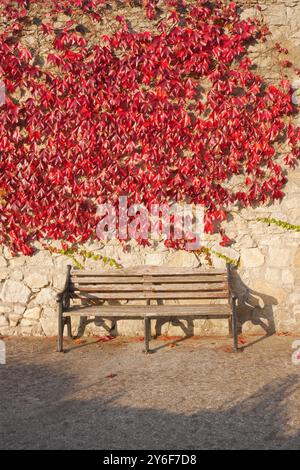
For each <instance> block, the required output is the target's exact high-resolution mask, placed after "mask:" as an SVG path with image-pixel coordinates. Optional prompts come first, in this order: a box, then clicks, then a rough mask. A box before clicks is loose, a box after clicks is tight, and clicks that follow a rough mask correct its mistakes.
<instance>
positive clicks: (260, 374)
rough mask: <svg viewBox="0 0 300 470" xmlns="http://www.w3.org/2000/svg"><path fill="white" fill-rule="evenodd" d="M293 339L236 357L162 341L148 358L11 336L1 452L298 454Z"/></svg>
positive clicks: (111, 346) (128, 343)
mask: <svg viewBox="0 0 300 470" xmlns="http://www.w3.org/2000/svg"><path fill="white" fill-rule="evenodd" d="M293 340H295V338H291V337H277V336H273V337H269V338H259V337H252V338H247V341H248V342H250V343H251V342H252V343H254V344H252V345H249V344H248V345H247V347H246V348H245V349H244V352H242V353H239V354H233V353H231V352H230V348H229V347H228V346H229V345H230V344H231V342H228V340H225V339H223V340H222V339H218V340H217V339H212V338H210V339H209V338H206V339H192V338H190V339H187V340H185V341H179V342H177V343H176V344H177V345H174V346H173V347H171V346H170V343H168V342H167V341H162V340H161V341H158V340H157V341H154V342H152V346H154V347H155V348H156V353H155V354H151V355H145V354H143V353H142V352H141V351H142V349H143V343H141V342H139V341H135V342H133V341H132V340H126V339H114V340H112V341H109V342H98V343H97V342H95V340H94V342H93V343H90V342H88V343H83V344H74V343H69V345H70V347H72V350H71V351H70V352H68V353H66V354H58V353H55V352H54V348H55V340H54V339H29V338H28V339H16V338H10V339H7V340H6V346H7V351H8V358H7V365H5V366H4V365H0V383H1V388H0V448H2V449H185V450H187V449H203V448H204V449H212V448H221V449H228V448H229V449H237V448H242V449H261V448H267V449H270V448H283V449H284V448H288V449H296V448H300V366H295V365H293V364H292V362H291V344H292V342H293ZM89 341H91V340H89Z"/></svg>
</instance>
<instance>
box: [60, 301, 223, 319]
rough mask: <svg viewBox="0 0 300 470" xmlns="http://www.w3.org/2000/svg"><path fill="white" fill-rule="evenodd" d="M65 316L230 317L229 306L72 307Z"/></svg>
mask: <svg viewBox="0 0 300 470" xmlns="http://www.w3.org/2000/svg"><path fill="white" fill-rule="evenodd" d="M63 315H64V317H66V316H70V315H71V316H73V315H74V316H99V317H107V318H111V317H127V318H129V317H132V318H144V317H149V318H157V317H161V316H165V317H173V316H174V317H182V318H183V317H189V316H206V315H209V316H211V315H215V316H230V315H231V310H230V307H229V305H227V304H226V305H223V304H221V305H216V304H214V305H148V306H147V308H146V309H145V306H144V305H130V306H129V305H103V306H74V307H71V308H69V309H68V311H66V312H64V314H63Z"/></svg>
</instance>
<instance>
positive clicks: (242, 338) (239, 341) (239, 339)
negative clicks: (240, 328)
mask: <svg viewBox="0 0 300 470" xmlns="http://www.w3.org/2000/svg"><path fill="white" fill-rule="evenodd" d="M238 343H239V344H246V343H247V340H246V338H245V337H244V336H242V335H240V336H239V337H238Z"/></svg>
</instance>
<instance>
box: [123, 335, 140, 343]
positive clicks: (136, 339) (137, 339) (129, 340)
mask: <svg viewBox="0 0 300 470" xmlns="http://www.w3.org/2000/svg"><path fill="white" fill-rule="evenodd" d="M144 339H145V338H144V336H133V337H132V338H126V343H140V342H142V341H144Z"/></svg>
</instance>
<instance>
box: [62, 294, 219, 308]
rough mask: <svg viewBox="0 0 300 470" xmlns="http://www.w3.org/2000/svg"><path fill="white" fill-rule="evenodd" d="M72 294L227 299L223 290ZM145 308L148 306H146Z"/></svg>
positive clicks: (81, 295)
mask: <svg viewBox="0 0 300 470" xmlns="http://www.w3.org/2000/svg"><path fill="white" fill-rule="evenodd" d="M71 296H72V297H73V298H76V299H103V300H105V299H111V300H113V299H116V300H121V299H123V300H130V299H132V300H133V299H227V298H228V293H227V292H225V291H224V292H223V291H207V292H194V291H193V292H150V291H149V292H145V291H144V292H100V293H99V292H82V291H75V292H73V293H71ZM144 308H147V307H146V306H145V307H144Z"/></svg>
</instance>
